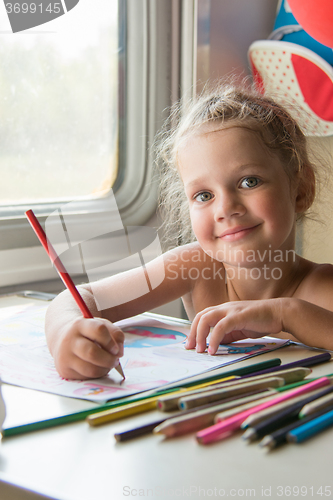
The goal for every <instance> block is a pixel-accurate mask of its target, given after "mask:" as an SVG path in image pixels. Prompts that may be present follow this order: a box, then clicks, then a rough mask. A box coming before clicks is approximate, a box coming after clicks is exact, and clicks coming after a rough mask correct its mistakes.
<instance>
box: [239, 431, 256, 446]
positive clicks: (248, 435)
mask: <svg viewBox="0 0 333 500" xmlns="http://www.w3.org/2000/svg"><path fill="white" fill-rule="evenodd" d="M256 437H257V433H256V431H255V430H254V429H247V430H246V431H245V432H244V434H243V435H242V439H244V441H247V442H248V443H251V442H252V441H254V440H255V439H256Z"/></svg>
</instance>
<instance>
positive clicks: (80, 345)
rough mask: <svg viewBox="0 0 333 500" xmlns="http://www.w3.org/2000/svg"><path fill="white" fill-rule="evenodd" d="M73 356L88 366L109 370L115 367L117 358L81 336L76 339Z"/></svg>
mask: <svg viewBox="0 0 333 500" xmlns="http://www.w3.org/2000/svg"><path fill="white" fill-rule="evenodd" d="M73 354H74V355H75V356H77V357H78V358H79V359H81V360H83V361H85V362H87V363H88V364H91V365H94V366H97V367H100V368H108V369H109V370H110V369H111V367H112V366H115V364H116V361H117V359H118V357H116V356H113V355H112V354H111V353H110V352H108V351H106V350H105V349H103V347H101V346H100V345H99V344H97V342H95V341H92V340H90V339H87V338H85V337H82V336H81V337H79V338H77V340H76V342H75V344H74V345H73Z"/></svg>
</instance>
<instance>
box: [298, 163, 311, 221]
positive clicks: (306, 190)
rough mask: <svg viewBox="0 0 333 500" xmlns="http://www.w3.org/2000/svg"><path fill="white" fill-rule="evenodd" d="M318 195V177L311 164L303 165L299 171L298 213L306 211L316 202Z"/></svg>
mask: <svg viewBox="0 0 333 500" xmlns="http://www.w3.org/2000/svg"><path fill="white" fill-rule="evenodd" d="M315 195H316V178H315V175H314V172H313V169H312V168H311V167H310V166H309V165H306V164H305V165H302V170H301V171H300V173H299V178H298V187H297V194H296V207H295V208H296V213H298V214H303V213H305V212H306V211H307V210H308V209H309V208H310V207H311V205H312V203H313V202H314V199H315Z"/></svg>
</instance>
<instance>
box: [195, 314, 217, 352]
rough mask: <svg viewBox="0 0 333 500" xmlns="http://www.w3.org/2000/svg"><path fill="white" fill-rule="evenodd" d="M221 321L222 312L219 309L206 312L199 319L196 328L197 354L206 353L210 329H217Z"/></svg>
mask: <svg viewBox="0 0 333 500" xmlns="http://www.w3.org/2000/svg"><path fill="white" fill-rule="evenodd" d="M220 319H221V311H219V310H218V309H216V308H214V309H209V310H205V311H204V312H203V313H202V314H201V315H200V318H199V321H198V323H197V327H196V349H197V352H204V351H205V350H206V347H207V337H208V335H209V333H210V329H211V328H212V327H215V325H216V324H217V323H218V321H219V320H220Z"/></svg>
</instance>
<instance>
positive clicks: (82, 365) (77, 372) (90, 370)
mask: <svg viewBox="0 0 333 500" xmlns="http://www.w3.org/2000/svg"><path fill="white" fill-rule="evenodd" d="M110 369H111V367H110V366H109V367H101V366H98V365H95V364H92V363H88V362H86V361H84V360H83V359H81V358H80V357H78V356H73V357H72V359H71V369H70V370H71V372H72V373H71V375H70V376H69V377H67V378H76V379H90V378H100V377H104V376H105V375H107V374H108V373H109V371H110Z"/></svg>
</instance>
